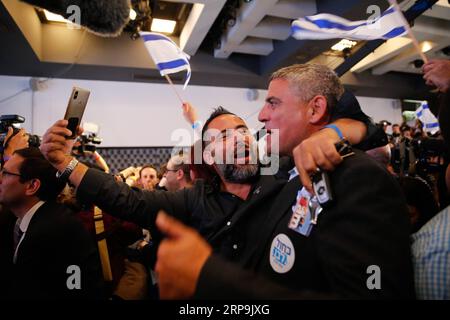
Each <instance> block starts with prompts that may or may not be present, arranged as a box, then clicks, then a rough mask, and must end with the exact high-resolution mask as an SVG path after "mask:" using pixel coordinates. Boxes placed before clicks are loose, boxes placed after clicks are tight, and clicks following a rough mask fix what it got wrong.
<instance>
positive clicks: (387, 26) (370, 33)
mask: <svg viewBox="0 0 450 320" xmlns="http://www.w3.org/2000/svg"><path fill="white" fill-rule="evenodd" d="M405 22H406V20H405V18H404V16H403V13H401V12H398V11H397V10H396V9H395V8H394V7H393V6H390V7H389V8H388V9H387V10H386V11H384V12H383V14H382V15H381V16H379V17H378V18H376V19H372V20H360V21H349V20H346V19H344V18H341V17H338V16H335V15H332V14H328V13H321V14H317V15H314V16H307V17H304V18H299V19H297V20H295V21H294V22H292V25H291V32H292V36H293V37H294V38H295V39H298V40H304V39H316V40H321V39H334V38H339V39H349V40H374V39H391V38H395V37H398V36H402V35H404V34H406V33H407V30H406V28H405Z"/></svg>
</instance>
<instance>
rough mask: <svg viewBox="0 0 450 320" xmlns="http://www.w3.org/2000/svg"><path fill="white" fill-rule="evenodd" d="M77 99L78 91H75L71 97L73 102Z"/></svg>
mask: <svg viewBox="0 0 450 320" xmlns="http://www.w3.org/2000/svg"><path fill="white" fill-rule="evenodd" d="M77 97H78V91H75V94H74V95H73V99H74V100H75V99H76V98H77Z"/></svg>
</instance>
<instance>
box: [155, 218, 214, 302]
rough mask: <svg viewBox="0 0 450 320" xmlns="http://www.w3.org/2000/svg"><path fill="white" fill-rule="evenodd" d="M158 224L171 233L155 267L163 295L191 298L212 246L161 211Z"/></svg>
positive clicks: (164, 241)
mask: <svg viewBox="0 0 450 320" xmlns="http://www.w3.org/2000/svg"><path fill="white" fill-rule="evenodd" d="M156 225H157V226H158V228H159V229H160V230H161V231H162V232H163V233H164V234H165V235H166V236H167V238H166V239H165V240H163V241H162V242H161V244H160V246H159V249H158V260H157V261H156V267H155V271H156V272H157V274H158V281H159V295H160V298H161V299H187V298H191V297H192V296H193V294H194V292H195V288H196V286H197V281H198V278H199V276H200V271H201V269H202V267H203V265H204V264H205V262H206V260H207V259H208V257H209V256H210V255H211V253H212V249H211V247H210V245H209V244H208V243H207V242H206V241H205V240H204V239H203V238H202V237H201V236H200V235H199V234H198V233H197V232H196V231H195V230H194V229H192V228H189V227H187V226H185V225H184V224H182V223H181V222H179V221H177V220H176V219H174V218H171V217H169V216H168V215H167V214H165V213H163V212H162V211H161V212H160V213H159V214H158V217H157V219H156Z"/></svg>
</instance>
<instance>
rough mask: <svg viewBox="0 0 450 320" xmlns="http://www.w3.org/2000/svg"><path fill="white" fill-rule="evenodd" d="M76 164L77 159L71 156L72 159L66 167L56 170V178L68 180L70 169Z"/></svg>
mask: <svg viewBox="0 0 450 320" xmlns="http://www.w3.org/2000/svg"><path fill="white" fill-rule="evenodd" d="M77 164H78V160H77V159H75V158H72V160H70V162H69V164H68V165H67V167H66V168H65V169H64V171H63V172H59V171H57V172H56V178H58V179H61V180H63V181H65V180H68V179H69V177H70V175H71V173H72V171H73V170H74V169H75V167H76V166H77Z"/></svg>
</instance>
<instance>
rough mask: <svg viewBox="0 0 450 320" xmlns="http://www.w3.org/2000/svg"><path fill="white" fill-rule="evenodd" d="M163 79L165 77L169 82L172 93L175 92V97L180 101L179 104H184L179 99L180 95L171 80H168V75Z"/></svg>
mask: <svg viewBox="0 0 450 320" xmlns="http://www.w3.org/2000/svg"><path fill="white" fill-rule="evenodd" d="M164 77H166V79H167V81H168V82H169V84H170V86H171V87H172V89H173V91H174V92H175V94H176V95H177V97H178V99H179V100H180V102H181V104H183V103H184V101H183V99H181V96H180V94H179V93H178V91H177V89H176V88H175V86H174V84H173V82H172V79H170V77H169V75H167V74H165V75H164Z"/></svg>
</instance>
